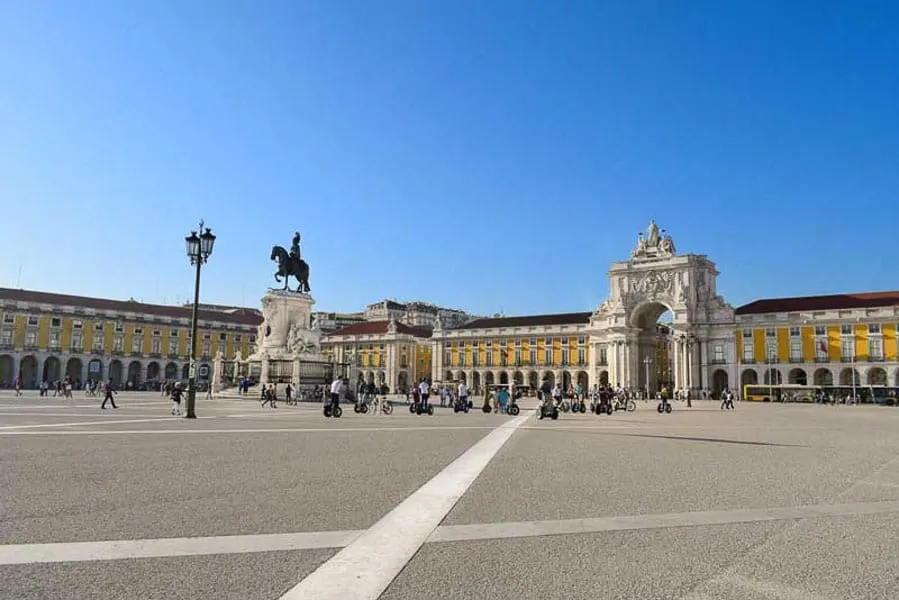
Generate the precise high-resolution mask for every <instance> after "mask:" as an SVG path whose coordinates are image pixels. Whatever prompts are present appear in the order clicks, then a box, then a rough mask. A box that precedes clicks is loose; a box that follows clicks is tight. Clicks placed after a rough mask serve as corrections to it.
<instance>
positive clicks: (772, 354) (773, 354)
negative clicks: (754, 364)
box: [765, 340, 777, 362]
mask: <svg viewBox="0 0 899 600" xmlns="http://www.w3.org/2000/svg"><path fill="white" fill-rule="evenodd" d="M765 357H766V358H767V360H768V362H777V342H775V341H773V340H769V341H768V342H767V343H766V344H765Z"/></svg>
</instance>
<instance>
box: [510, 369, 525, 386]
mask: <svg viewBox="0 0 899 600" xmlns="http://www.w3.org/2000/svg"><path fill="white" fill-rule="evenodd" d="M512 382H513V383H514V384H515V385H524V374H523V373H522V372H521V371H515V372H514V373H512Z"/></svg>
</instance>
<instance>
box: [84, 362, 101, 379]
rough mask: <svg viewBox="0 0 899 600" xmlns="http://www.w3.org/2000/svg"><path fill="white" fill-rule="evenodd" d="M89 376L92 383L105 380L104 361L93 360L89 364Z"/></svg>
mask: <svg viewBox="0 0 899 600" xmlns="http://www.w3.org/2000/svg"><path fill="white" fill-rule="evenodd" d="M87 376H88V379H90V380H92V381H102V380H103V361H102V360H100V359H99V358H93V359H91V361H90V362H89V363H87Z"/></svg>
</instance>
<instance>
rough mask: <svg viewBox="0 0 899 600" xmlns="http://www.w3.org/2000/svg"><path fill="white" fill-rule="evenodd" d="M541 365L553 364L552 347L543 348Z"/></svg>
mask: <svg viewBox="0 0 899 600" xmlns="http://www.w3.org/2000/svg"><path fill="white" fill-rule="evenodd" d="M543 364H545V365H551V364H553V347H552V345H549V346H544V347H543Z"/></svg>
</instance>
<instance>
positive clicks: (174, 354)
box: [168, 352, 178, 358]
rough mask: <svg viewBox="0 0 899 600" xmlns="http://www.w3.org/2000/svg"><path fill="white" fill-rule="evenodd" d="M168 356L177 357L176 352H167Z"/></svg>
mask: <svg viewBox="0 0 899 600" xmlns="http://www.w3.org/2000/svg"><path fill="white" fill-rule="evenodd" d="M168 356H169V358H178V353H177V352H169V355H168Z"/></svg>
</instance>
